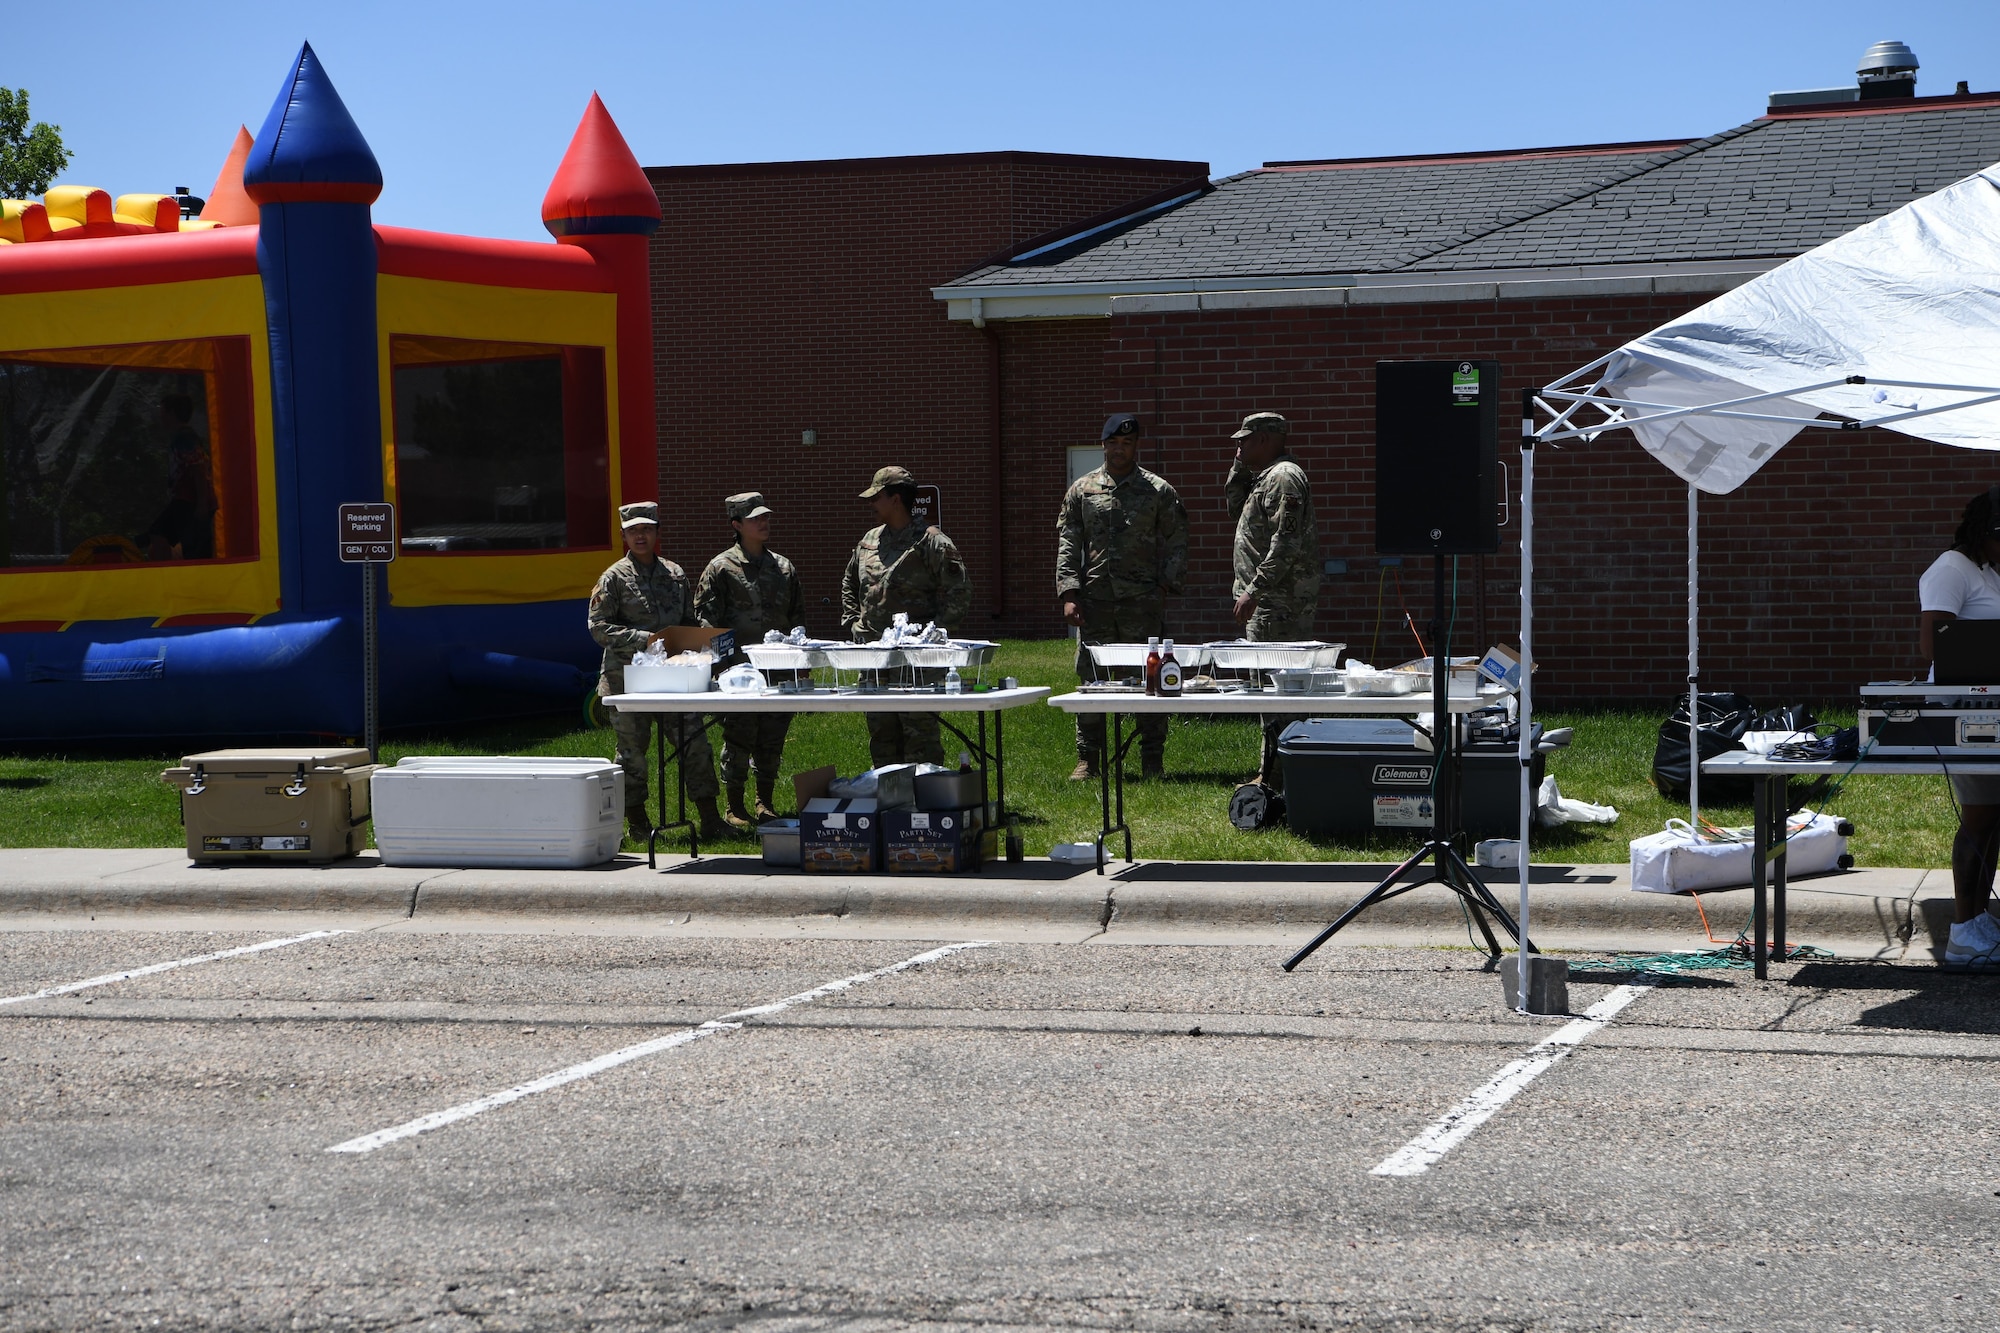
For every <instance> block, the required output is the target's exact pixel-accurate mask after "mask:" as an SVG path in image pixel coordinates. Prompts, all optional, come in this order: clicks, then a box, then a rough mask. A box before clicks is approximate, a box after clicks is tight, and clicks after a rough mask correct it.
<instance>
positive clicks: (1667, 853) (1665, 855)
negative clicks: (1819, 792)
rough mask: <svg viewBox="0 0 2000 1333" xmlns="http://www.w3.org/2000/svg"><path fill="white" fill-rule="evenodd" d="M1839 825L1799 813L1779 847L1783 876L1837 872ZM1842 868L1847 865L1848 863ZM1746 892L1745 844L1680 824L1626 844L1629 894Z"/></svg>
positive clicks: (1842, 852) (1841, 846)
mask: <svg viewBox="0 0 2000 1333" xmlns="http://www.w3.org/2000/svg"><path fill="white" fill-rule="evenodd" d="M1840 823H1841V821H1840V820H1838V819H1835V818H1834V817H1833V816H1832V815H1820V814H1814V813H1813V812H1812V811H1810V810H1801V811H1799V812H1798V814H1796V815H1793V816H1792V818H1791V821H1790V833H1789V836H1788V837H1787V839H1786V842H1785V877H1786V878H1787V879H1793V878H1796V877H1797V876H1799V875H1818V874H1823V873H1825V872H1826V871H1829V870H1836V869H1839V868H1841V862H1842V859H1843V858H1844V857H1846V855H1847V839H1846V838H1844V837H1842V836H1841V834H1840ZM1848 864H1850V865H1851V864H1853V863H1852V862H1851V861H1850V862H1848ZM1748 887H1750V842H1749V840H1748V839H1745V840H1743V841H1741V842H1734V841H1724V840H1720V839H1715V838H1711V839H1710V840H1709V841H1706V842H1703V841H1701V840H1699V839H1697V838H1696V837H1695V836H1694V833H1693V831H1692V830H1691V829H1690V828H1689V827H1688V824H1687V821H1686V820H1684V819H1675V820H1669V821H1668V823H1667V827H1666V828H1665V829H1664V830H1663V831H1661V832H1659V833H1653V834H1648V835H1647V836H1646V837H1643V838H1634V839H1632V892H1634V893H1705V892H1707V891H1708V890H1710V889H1745V888H1748Z"/></svg>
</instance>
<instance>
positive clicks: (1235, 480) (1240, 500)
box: [1224, 453, 1320, 612]
mask: <svg viewBox="0 0 2000 1333" xmlns="http://www.w3.org/2000/svg"><path fill="white" fill-rule="evenodd" d="M1224 493H1225V494H1226V495H1227V497H1228V500H1229V516H1230V517H1231V518H1233V519H1235V520H1236V560H1235V566H1236V568H1235V573H1236V580H1235V583H1234V585H1233V588H1232V595H1233V596H1235V597H1241V596H1243V594H1244V593H1246V592H1254V593H1256V594H1257V602H1258V605H1259V606H1261V607H1267V608H1269V609H1270V610H1273V611H1286V612H1297V611H1303V610H1306V609H1308V608H1311V607H1313V606H1315V605H1316V604H1317V603H1318V602H1319V575H1320V568H1319V529H1318V527H1317V526H1315V524H1314V522H1313V502H1312V486H1311V485H1310V484H1308V483H1307V481H1306V474H1305V469H1303V468H1301V467H1300V466H1299V464H1298V460H1296V459H1294V458H1293V457H1292V456H1291V455H1290V454H1289V453H1283V454H1279V455H1278V457H1277V459H1276V460H1275V461H1274V462H1273V463H1272V464H1271V465H1270V466H1269V467H1267V468H1265V469H1264V470H1263V471H1262V472H1259V473H1256V474H1254V475H1253V474H1251V473H1250V472H1249V471H1248V470H1247V469H1245V468H1244V467H1243V466H1242V465H1241V464H1238V465H1237V466H1235V467H1232V468H1231V469H1230V470H1229V480H1228V482H1227V484H1226V485H1225V487H1224Z"/></svg>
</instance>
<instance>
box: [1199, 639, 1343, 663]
mask: <svg viewBox="0 0 2000 1333" xmlns="http://www.w3.org/2000/svg"><path fill="white" fill-rule="evenodd" d="M1203 646H1204V647H1205V648H1206V649H1207V651H1208V654H1209V660H1210V661H1211V662H1212V663H1214V665H1215V669H1216V670H1217V671H1308V670H1311V669H1312V668H1314V667H1331V666H1333V665H1335V664H1336V663H1338V662H1339V661H1340V650H1341V649H1343V648H1345V647H1347V645H1346V644H1344V643H1246V642H1244V641H1243V640H1241V639H1238V640H1234V641H1231V642H1226V643H1210V644H1205V645H1203ZM1174 653H1175V655H1176V656H1178V655H1179V654H1180V645H1178V644H1176V645H1175V646H1174Z"/></svg>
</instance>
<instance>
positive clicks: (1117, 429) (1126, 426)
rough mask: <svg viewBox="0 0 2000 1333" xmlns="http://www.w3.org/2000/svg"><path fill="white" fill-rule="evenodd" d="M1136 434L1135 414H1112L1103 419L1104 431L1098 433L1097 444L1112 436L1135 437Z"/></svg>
mask: <svg viewBox="0 0 2000 1333" xmlns="http://www.w3.org/2000/svg"><path fill="white" fill-rule="evenodd" d="M1138 433H1139V414H1138V413H1137V412H1113V413H1112V414H1111V415H1110V416H1108V417H1106V418H1104V429H1103V430H1102V431H1100V432H1099V433H1098V436H1097V439H1098V442H1099V443H1102V442H1104V441H1105V440H1108V439H1110V438H1111V437H1112V436H1114V435H1137V434H1138Z"/></svg>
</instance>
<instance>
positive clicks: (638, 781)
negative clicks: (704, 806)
mask: <svg viewBox="0 0 2000 1333" xmlns="http://www.w3.org/2000/svg"><path fill="white" fill-rule="evenodd" d="M606 711H607V712H609V713H610V714H611V731H612V734H613V735H615V736H616V737H617V738H618V767H619V768H620V769H622V770H623V771H624V773H625V808H626V809H627V810H628V811H629V810H640V809H644V808H645V805H646V792H647V781H646V751H647V749H648V747H650V746H651V744H652V741H653V719H654V718H656V717H657V718H659V720H660V727H661V731H662V733H663V734H664V735H665V736H666V737H667V738H668V740H669V741H671V740H672V739H673V738H674V737H675V736H676V735H678V736H679V737H680V747H681V754H680V764H681V771H682V772H683V773H686V774H687V793H688V795H689V796H691V797H694V798H695V799H696V800H701V799H703V798H713V797H714V796H715V794H716V791H717V787H716V783H715V751H714V750H713V749H712V748H711V747H710V746H709V743H708V730H707V728H705V727H703V726H702V725H701V718H700V717H699V716H698V715H696V714H693V713H667V714H659V713H621V712H620V711H618V710H617V709H616V708H612V709H607V710H606Z"/></svg>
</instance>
